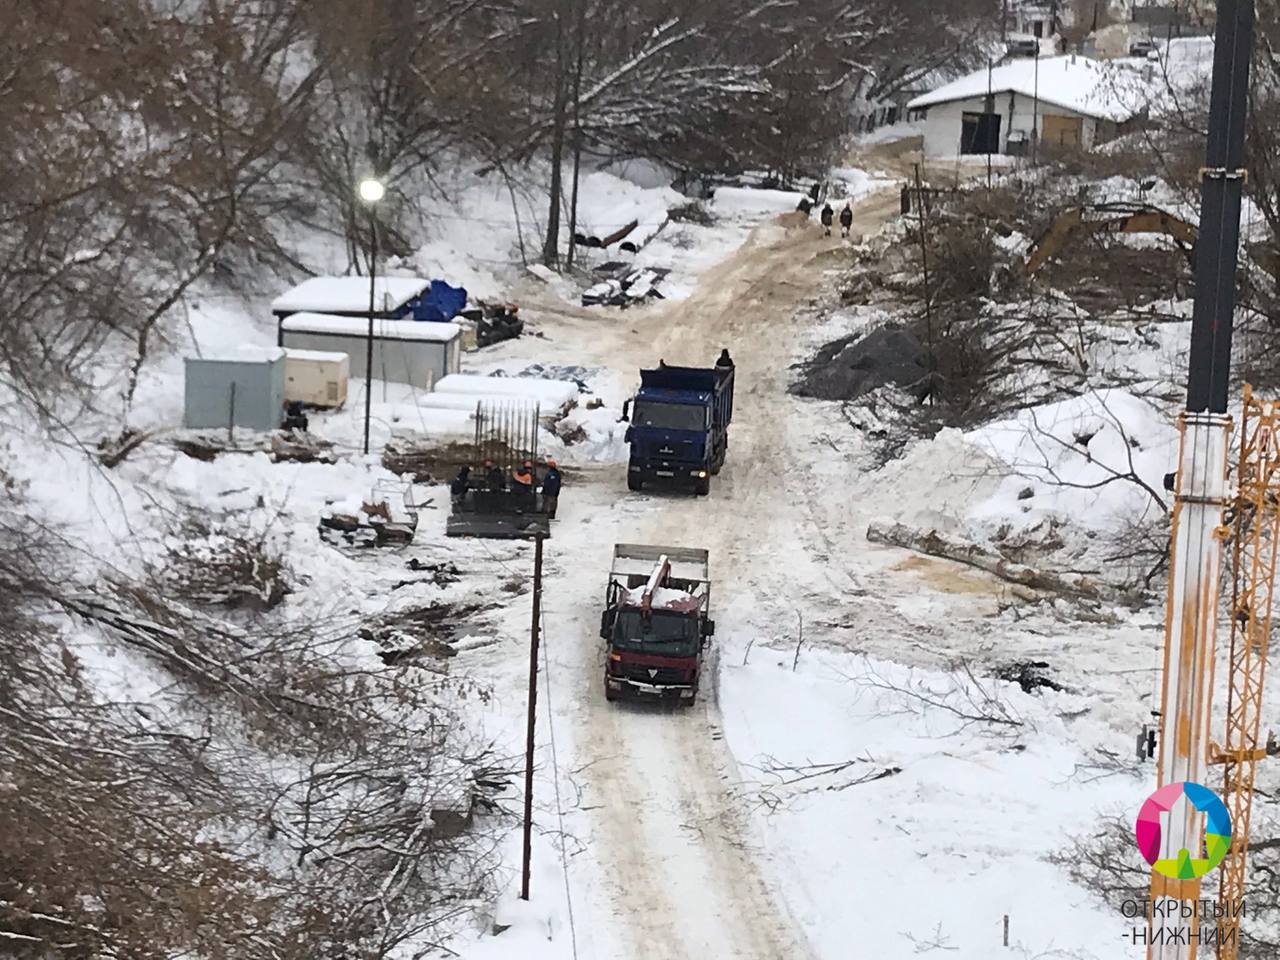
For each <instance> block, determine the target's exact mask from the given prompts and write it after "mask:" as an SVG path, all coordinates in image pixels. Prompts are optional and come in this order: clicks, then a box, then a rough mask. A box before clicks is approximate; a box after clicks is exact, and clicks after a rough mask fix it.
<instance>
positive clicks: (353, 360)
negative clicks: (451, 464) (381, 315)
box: [280, 313, 462, 390]
mask: <svg viewBox="0 0 1280 960" xmlns="http://www.w3.org/2000/svg"><path fill="white" fill-rule="evenodd" d="M280 336H281V339H282V341H283V345H284V346H285V347H286V348H289V349H297V350H318V351H323V352H336V353H345V354H346V355H347V356H348V357H349V358H350V361H349V362H350V375H351V376H353V377H361V378H363V377H364V376H365V375H366V371H365V356H366V352H367V350H368V336H369V321H368V319H367V318H366V317H339V316H334V315H332V314H324V313H294V314H290V315H289V316H287V317H285V318H284V319H283V320H282V321H281V322H280ZM461 360H462V328H461V327H460V326H458V324H456V323H437V322H432V321H427V320H375V321H374V322H373V375H374V376H375V377H377V378H378V379H380V380H384V381H387V382H390V383H408V384H411V385H412V386H414V387H417V388H419V389H422V390H430V389H431V388H432V386H433V385H434V384H435V383H436V381H437V380H440V379H441V378H443V377H446V376H448V375H449V374H451V373H457V372H458V369H459V367H460V366H461Z"/></svg>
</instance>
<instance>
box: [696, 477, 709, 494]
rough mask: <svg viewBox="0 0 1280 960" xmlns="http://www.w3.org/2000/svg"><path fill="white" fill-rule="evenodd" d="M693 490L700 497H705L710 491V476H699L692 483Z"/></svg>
mask: <svg viewBox="0 0 1280 960" xmlns="http://www.w3.org/2000/svg"><path fill="white" fill-rule="evenodd" d="M693 492H694V493H696V494H697V495H698V496H700V497H705V496H706V495H707V494H708V493H710V492H711V478H710V477H701V478H699V480H698V482H697V483H695V484H694V485H693Z"/></svg>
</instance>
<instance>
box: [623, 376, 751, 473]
mask: <svg viewBox="0 0 1280 960" xmlns="http://www.w3.org/2000/svg"><path fill="white" fill-rule="evenodd" d="M725 361H728V362H725ZM622 416H623V419H628V420H630V422H631V426H630V427H628V428H627V434H626V440H627V443H629V444H630V445H631V461H630V463H629V465H628V468H627V486H628V487H629V488H630V489H632V490H640V489H642V488H643V487H644V485H645V484H646V483H649V482H665V483H668V484H673V485H677V486H685V487H692V488H693V490H694V492H695V493H697V494H699V495H705V494H707V493H710V492H711V478H712V477H713V476H715V475H716V474H717V473H719V472H720V468H721V467H722V466H724V459H725V455H726V454H727V453H728V450H729V421H730V420H732V419H733V365H732V361H729V360H728V353H727V352H726V353H724V354H722V355H721V361H720V362H719V363H717V365H716V366H714V367H705V368H704V367H668V366H666V365H665V364H660V365H659V366H658V367H657V368H656V369H654V370H641V371H640V389H639V391H637V393H636V395H635V399H634V400H628V401H627V403H626V405H624V407H623V411H622Z"/></svg>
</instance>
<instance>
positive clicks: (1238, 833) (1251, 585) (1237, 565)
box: [1210, 385, 1280, 957]
mask: <svg viewBox="0 0 1280 960" xmlns="http://www.w3.org/2000/svg"><path fill="white" fill-rule="evenodd" d="M1278 431H1280V406H1278V405H1277V404H1275V403H1267V402H1263V401H1261V400H1259V399H1257V398H1256V397H1255V396H1254V395H1253V391H1252V389H1251V388H1250V387H1249V386H1247V385H1246V386H1245V391H1244V414H1243V416H1242V418H1241V423H1240V461H1239V464H1238V465H1237V468H1236V484H1237V488H1236V496H1235V499H1234V502H1233V506H1232V513H1233V514H1234V524H1233V532H1232V571H1233V577H1232V583H1233V588H1232V595H1231V648H1230V657H1229V660H1228V663H1229V668H1228V673H1227V729H1226V738H1225V739H1224V741H1223V744H1222V745H1221V746H1219V745H1217V744H1216V743H1215V744H1211V745H1210V762H1211V763H1221V764H1223V801H1224V802H1225V803H1226V806H1227V812H1228V813H1229V814H1230V816H1231V824H1232V838H1233V840H1232V844H1231V846H1230V847H1229V848H1228V850H1227V857H1226V859H1225V860H1224V861H1223V863H1222V865H1221V867H1220V870H1221V873H1220V875H1219V893H1218V900H1219V902H1220V903H1222V904H1236V903H1240V902H1241V901H1243V899H1244V890H1245V861H1246V855H1247V853H1248V849H1247V838H1248V836H1249V822H1250V819H1251V815H1252V812H1253V811H1252V801H1253V780H1254V774H1255V772H1256V770H1257V764H1258V761H1259V760H1261V759H1263V758H1264V757H1266V756H1267V754H1268V748H1267V745H1266V744H1263V743H1262V739H1261V733H1262V688H1263V681H1264V680H1265V678H1266V671H1267V654H1268V647H1269V645H1270V642H1271V620H1272V614H1273V599H1274V593H1275V579H1276V551H1277V547H1280V432H1278ZM1271 739H1273V738H1269V740H1271ZM1236 838H1239V839H1236ZM1239 926H1240V917H1239V916H1238V915H1237V914H1236V913H1235V912H1234V911H1225V915H1224V916H1223V917H1222V918H1221V919H1220V920H1219V923H1218V931H1219V938H1225V939H1228V940H1230V942H1231V945H1232V952H1230V953H1223V952H1220V954H1219V955H1220V956H1226V957H1234V956H1235V952H1234V950H1235V947H1236V942H1237V940H1238V937H1239Z"/></svg>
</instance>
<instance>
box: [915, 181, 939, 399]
mask: <svg viewBox="0 0 1280 960" xmlns="http://www.w3.org/2000/svg"><path fill="white" fill-rule="evenodd" d="M914 166H915V168H916V207H917V209H918V218H919V221H920V268H921V271H922V272H923V274H924V322H925V331H926V334H927V336H928V341H929V365H930V367H931V368H932V366H933V296H932V293H931V291H930V289H929V238H928V236H927V235H926V230H927V229H928V224H927V223H926V221H925V217H924V189H923V188H922V187H921V184H920V164H918V163H917V164H915V165H914ZM934 403H935V401H934V399H933V370H932V369H930V371H929V406H933V405H934Z"/></svg>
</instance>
